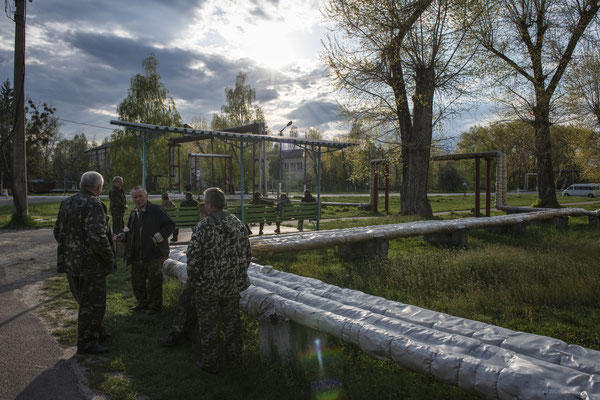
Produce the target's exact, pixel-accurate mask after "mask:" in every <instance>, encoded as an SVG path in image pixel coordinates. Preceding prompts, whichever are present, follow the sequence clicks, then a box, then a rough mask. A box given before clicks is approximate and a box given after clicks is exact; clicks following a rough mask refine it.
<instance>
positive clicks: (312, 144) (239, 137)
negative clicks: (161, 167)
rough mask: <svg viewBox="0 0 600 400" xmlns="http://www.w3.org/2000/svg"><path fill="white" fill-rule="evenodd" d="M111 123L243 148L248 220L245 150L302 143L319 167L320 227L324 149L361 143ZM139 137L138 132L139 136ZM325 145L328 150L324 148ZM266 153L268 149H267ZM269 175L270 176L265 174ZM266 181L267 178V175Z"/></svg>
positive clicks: (146, 133)
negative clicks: (269, 143)
mask: <svg viewBox="0 0 600 400" xmlns="http://www.w3.org/2000/svg"><path fill="white" fill-rule="evenodd" d="M110 123H111V125H117V126H122V127H124V128H127V129H131V130H134V131H136V132H139V134H140V137H143V138H146V137H151V138H152V139H150V140H153V139H155V138H157V137H159V136H160V135H163V134H165V133H179V134H184V135H186V136H187V137H186V140H188V137H189V138H192V137H195V138H197V140H203V139H210V138H215V139H218V140H221V141H222V142H224V143H227V144H229V145H230V146H232V147H234V148H237V149H239V151H240V157H239V168H240V203H241V206H242V207H241V217H242V218H241V219H242V221H244V220H245V216H244V207H243V206H244V150H246V149H248V148H249V147H251V146H253V145H254V144H257V143H258V144H263V147H264V144H265V143H266V142H274V143H291V144H293V145H295V146H296V147H299V148H301V149H303V150H305V151H306V153H307V154H308V156H309V157H310V159H311V160H312V162H313V164H314V165H315V167H316V169H317V204H318V207H317V230H319V227H320V221H321V155H322V154H324V153H330V152H333V151H336V150H341V149H343V148H346V147H351V146H356V145H357V143H348V142H336V141H333V140H319V139H302V138H295V137H282V136H269V135H255V134H246V133H236V132H232V130H234V129H235V130H243V129H244V127H237V128H232V129H228V131H224V130H221V131H209V130H201V129H192V128H178V127H174V126H161V125H150V124H142V123H137V122H128V121H118V120H111V121H110ZM136 137H137V136H136ZM143 143H144V157H143V158H142V157H141V153H140V158H141V159H142V164H143V167H142V168H143V172H144V174H145V171H146V158H145V143H146V142H145V141H144V142H143ZM323 148H324V149H325V150H323ZM265 155H266V153H265ZM265 178H266V176H265ZM265 183H266V179H265ZM143 184H144V187H145V179H143Z"/></svg>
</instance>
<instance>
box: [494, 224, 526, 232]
mask: <svg viewBox="0 0 600 400" xmlns="http://www.w3.org/2000/svg"><path fill="white" fill-rule="evenodd" d="M486 230H487V231H488V232H492V233H499V234H513V233H525V231H527V223H526V222H518V223H516V224H513V225H499V226H488V227H487V228H486Z"/></svg>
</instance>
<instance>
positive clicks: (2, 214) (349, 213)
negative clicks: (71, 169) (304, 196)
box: [0, 195, 600, 227]
mask: <svg viewBox="0 0 600 400" xmlns="http://www.w3.org/2000/svg"><path fill="white" fill-rule="evenodd" d="M536 199H537V197H536V196H535V195H521V196H520V197H516V196H515V195H510V196H508V198H507V204H508V205H511V206H531V205H532V204H533V203H535V201H536ZM322 201H325V202H328V201H329V202H344V203H346V202H348V203H368V202H369V196H368V195H364V196H361V197H351V196H338V197H329V196H323V198H322ZM558 201H559V202H560V203H561V204H563V205H564V204H567V203H574V205H570V207H582V208H586V209H588V210H596V209H599V208H600V199H589V198H587V197H561V196H559V197H558ZM589 201H594V202H593V203H592V204H585V205H581V206H578V205H577V203H581V202H586V203H587V202H589ZM154 202H155V203H157V202H158V201H154ZM429 202H430V204H431V208H432V210H433V212H434V213H436V212H444V211H464V210H471V209H474V207H475V196H430V197H429ZM104 203H105V204H106V206H107V207H108V205H109V203H108V201H107V200H105V201H104ZM175 203H176V204H179V203H180V201H179V202H177V201H176V202H175ZM230 203H231V204H232V205H233V204H239V202H238V201H231V202H230ZM128 205H129V209H130V210H132V209H133V207H134V205H133V202H132V201H131V200H129V201H128ZM59 206H60V202H59V201H56V202H51V203H42V204H29V215H30V216H31V218H32V219H33V221H34V225H35V227H52V226H54V221H55V219H56V215H57V214H58V208H59ZM383 206H384V200H383V197H380V199H379V210H378V211H379V213H377V214H376V213H374V212H372V211H361V210H358V208H357V207H353V206H324V207H323V208H322V214H321V218H323V219H329V218H344V217H370V216H374V215H376V216H382V215H384V212H383ZM389 207H390V209H389V214H392V215H393V214H399V213H400V198H399V197H398V196H392V197H390V205H389ZM491 207H492V211H493V210H494V196H492V199H491ZM481 211H482V213H484V212H485V195H482V196H481ZM12 212H13V208H12V206H1V207H0V227H2V226H4V225H6V224H7V223H8V222H9V221H10V218H11V216H12ZM127 218H128V215H125V219H127Z"/></svg>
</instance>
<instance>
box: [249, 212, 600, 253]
mask: <svg viewBox="0 0 600 400" xmlns="http://www.w3.org/2000/svg"><path fill="white" fill-rule="evenodd" d="M590 213H592V214H594V213H595V212H593V211H587V210H584V209H580V208H562V209H556V210H548V209H546V210H544V211H537V212H527V213H522V214H509V215H498V216H493V217H481V218H461V219H454V220H444V221H414V222H407V223H400V224H389V225H374V226H365V227H357V228H345V229H331V230H324V231H310V232H299V233H292V234H284V235H271V236H269V237H265V236H259V237H253V238H250V243H251V244H252V252H253V254H255V255H259V254H264V253H270V252H287V251H298V250H307V249H316V248H323V247H330V246H339V245H343V244H352V243H358V242H363V241H366V240H371V239H373V238H374V237H383V238H385V239H397V238H402V237H409V236H420V235H427V234H430V233H437V232H454V231H456V230H458V229H481V228H487V227H493V226H510V225H515V224H518V223H521V222H528V221H536V220H545V219H550V218H552V217H567V216H581V215H590ZM595 214H596V215H598V213H595Z"/></svg>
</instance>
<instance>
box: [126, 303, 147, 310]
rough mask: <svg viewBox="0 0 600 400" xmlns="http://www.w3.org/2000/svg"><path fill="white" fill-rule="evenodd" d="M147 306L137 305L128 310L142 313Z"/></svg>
mask: <svg viewBox="0 0 600 400" xmlns="http://www.w3.org/2000/svg"><path fill="white" fill-rule="evenodd" d="M147 309H148V306H145V305H142V304H138V305H137V306H133V307H131V308H130V310H131V311H144V310H147Z"/></svg>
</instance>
